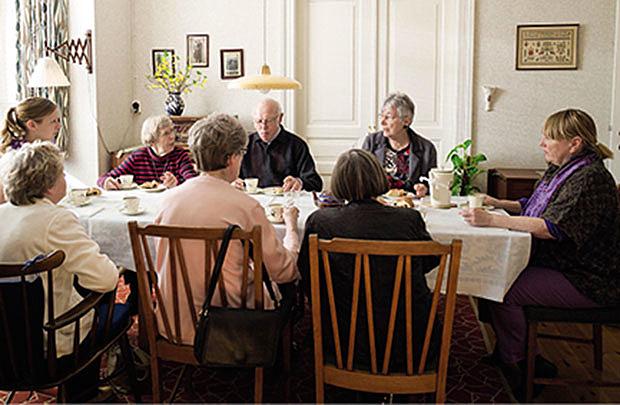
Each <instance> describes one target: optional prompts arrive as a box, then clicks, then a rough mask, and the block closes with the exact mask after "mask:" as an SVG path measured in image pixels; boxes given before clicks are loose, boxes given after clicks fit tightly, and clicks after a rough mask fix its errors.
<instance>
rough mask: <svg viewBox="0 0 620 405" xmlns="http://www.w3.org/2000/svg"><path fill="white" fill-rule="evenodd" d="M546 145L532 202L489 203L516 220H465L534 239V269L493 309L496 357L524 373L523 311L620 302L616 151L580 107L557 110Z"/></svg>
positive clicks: (478, 215)
mask: <svg viewBox="0 0 620 405" xmlns="http://www.w3.org/2000/svg"><path fill="white" fill-rule="evenodd" d="M540 147H541V148H542V150H543V152H544V154H545V160H546V161H547V162H548V163H549V167H548V169H547V171H546V172H545V174H544V176H543V178H542V179H541V180H540V181H539V182H538V184H537V185H536V189H535V190H534V192H533V194H532V195H531V196H530V198H523V199H521V200H519V201H508V200H498V199H495V198H492V197H488V196H487V197H486V198H485V203H486V204H489V205H492V206H495V207H499V208H503V209H505V210H506V211H508V212H510V213H511V214H514V215H512V216H503V215H497V214H492V213H488V212H486V211H485V210H482V209H466V210H463V211H462V212H461V215H462V216H463V218H464V219H465V221H467V222H468V223H469V224H471V225H474V226H492V227H498V228H507V229H513V230H518V231H525V232H530V233H531V234H532V251H531V255H530V261H529V264H528V267H527V268H526V269H525V270H523V272H522V273H521V274H520V275H519V277H518V278H517V280H516V281H515V282H514V284H513V285H512V287H511V288H510V290H509V291H508V293H507V294H506V296H505V297H504V302H503V303H496V302H494V303H490V304H489V305H490V312H491V322H492V325H493V329H494V330H495V334H496V336H497V345H496V347H495V352H494V357H495V360H497V361H499V362H500V365H501V366H502V371H504V372H505V373H506V370H513V371H515V372H518V371H520V370H523V368H524V365H525V364H524V363H525V347H526V333H527V328H526V320H525V314H524V311H523V306H526V305H541V306H549V307H556V308H592V307H598V306H613V305H618V304H620V255H618V251H620V211H619V209H618V194H617V191H616V185H615V182H614V179H613V177H612V175H611V173H609V171H608V170H607V169H606V168H605V166H604V165H603V160H604V159H607V158H611V157H612V156H613V153H612V152H611V151H610V150H609V148H607V147H606V146H605V145H602V144H600V143H598V141H597V135H596V124H595V123H594V121H593V120H592V118H591V117H590V116H589V115H588V114H587V113H585V112H583V111H581V110H575V109H567V110H563V111H558V112H556V113H554V114H552V115H551V116H549V117H548V118H547V120H546V121H545V124H544V128H543V136H542V139H541V141H540ZM509 373H510V372H509ZM556 374H557V368H556V367H555V366H554V365H553V364H552V363H550V362H548V361H547V360H545V359H543V358H542V357H541V356H537V358H536V375H537V377H551V376H555V375H556ZM513 375H519V374H513ZM509 380H511V379H510V378H509ZM519 382H520V380H519V379H517V382H516V383H517V384H518V383H519Z"/></svg>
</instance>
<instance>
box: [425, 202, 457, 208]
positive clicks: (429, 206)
mask: <svg viewBox="0 0 620 405" xmlns="http://www.w3.org/2000/svg"><path fill="white" fill-rule="evenodd" d="M420 205H421V206H423V207H427V208H439V209H448V208H455V207H456V206H457V205H456V203H453V202H451V203H448V204H441V205H433V204H431V202H430V201H429V200H422V201H420Z"/></svg>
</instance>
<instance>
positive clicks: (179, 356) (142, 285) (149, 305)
mask: <svg viewBox="0 0 620 405" xmlns="http://www.w3.org/2000/svg"><path fill="white" fill-rule="evenodd" d="M129 233H130V237H131V242H132V251H133V255H134V261H135V266H136V270H137V272H138V281H139V289H140V300H141V301H142V302H141V306H140V317H141V318H144V319H145V320H146V325H145V330H144V333H145V334H146V335H147V341H148V344H149V351H150V354H151V372H152V375H154V376H155V377H153V381H152V384H153V399H154V401H155V402H159V400H160V398H159V396H160V395H159V394H160V389H159V377H158V375H159V371H158V358H159V357H161V355H162V353H165V358H166V359H168V360H174V361H179V362H181V363H189V364H197V362H196V360H195V358H194V355H193V348H190V347H189V346H188V345H187V343H183V339H182V336H181V331H182V328H181V319H182V316H181V313H182V312H181V309H180V305H181V304H180V303H181V302H183V303H185V302H187V303H188V304H189V306H190V310H189V313H190V314H191V319H192V320H193V322H194V324H195V323H196V322H197V320H198V313H197V310H196V305H195V304H197V303H194V297H195V294H196V292H195V291H192V289H191V287H192V285H193V284H195V283H192V280H191V276H192V273H191V272H190V269H189V268H188V267H187V264H188V263H189V262H190V260H189V258H188V256H187V255H189V253H188V252H187V250H188V248H187V246H185V245H184V242H185V241H195V242H196V243H199V246H203V247H204V252H202V253H201V255H204V285H200V284H199V287H198V288H200V289H204V292H205V296H206V293H207V290H208V285H209V282H210V278H211V275H212V274H213V266H214V265H215V258H216V257H217V253H218V251H219V248H220V242H221V240H222V238H223V236H224V233H225V228H218V229H213V228H211V229H209V228H197V227H177V226H163V225H148V226H145V227H141V226H139V225H138V224H137V223H136V222H133V221H132V222H130V223H129ZM154 238H159V239H161V240H162V242H164V245H165V242H167V243H168V248H169V259H170V263H169V269H168V270H169V271H170V273H171V274H170V275H169V276H170V283H171V284H172V285H171V286H170V288H171V291H166V292H167V293H170V292H172V295H173V296H172V297H169V299H168V301H166V300H164V295H163V291H161V289H160V287H159V284H158V282H157V278H156V269H155V268H154V266H153V259H152V254H151V252H150V249H149V242H150V241H152V239H154ZM237 243H241V247H242V252H243V258H242V266H243V268H242V272H241V273H242V278H243V280H242V293H241V295H242V305H244V306H247V301H248V291H247V289H248V286H249V285H250V281H249V277H250V276H253V282H254V284H255V285H254V287H255V290H254V292H255V301H254V302H255V305H256V308H263V301H264V297H263V286H262V273H261V271H260V269H262V245H261V227H260V226H255V227H254V228H252V230H250V231H244V230H241V229H236V230H235V231H234V232H233V234H232V238H231V244H230V246H229V249H231V248H232V247H233V246H235V244H237ZM251 244H252V245H253V248H252V249H250V245H251ZM237 246H238V245H237ZM250 252H252V259H251V260H250V257H249V256H250ZM145 263H147V265H145ZM250 265H252V266H253V271H250ZM147 267H148V269H147ZM144 273H148V274H149V275H152V277H151V279H150V281H151V283H152V287H147V282H148V277H147V274H144ZM181 282H182V283H183V287H184V288H180V287H179V286H178V285H177V284H178V283H181ZM150 288H152V289H153V290H154V291H155V297H154V299H152V296H151V292H150ZM217 288H218V290H217V291H218V293H219V295H220V301H221V305H222V306H229V301H230V300H228V298H227V291H226V290H227V286H226V283H225V281H224V273H222V276H221V277H220V279H219V280H218V283H217ZM183 291H185V292H183ZM175 295H178V296H180V297H175ZM200 306H202V303H201V305H200ZM171 307H172V308H171ZM155 309H157V311H158V312H159V317H160V318H161V319H162V323H163V327H164V330H162V331H160V330H159V329H158V328H159V326H160V324H158V322H157V319H156V317H155ZM168 314H172V315H173V316H172V318H170V317H169V316H168ZM141 332H142V331H141ZM163 335H165V338H164V339H159V337H160V336H162V337H164V336H163ZM256 373H257V375H258V374H260V373H262V369H257V371H256ZM156 387H157V388H156Z"/></svg>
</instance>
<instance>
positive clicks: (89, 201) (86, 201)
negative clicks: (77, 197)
mask: <svg viewBox="0 0 620 405" xmlns="http://www.w3.org/2000/svg"><path fill="white" fill-rule="evenodd" d="M91 202H92V201H91V199H90V198H87V199H86V200H84V202H83V203H81V204H76V203H74V202H73V201H70V202H69V204H71V205H73V206H74V207H83V206H85V205H88V204H90V203H91Z"/></svg>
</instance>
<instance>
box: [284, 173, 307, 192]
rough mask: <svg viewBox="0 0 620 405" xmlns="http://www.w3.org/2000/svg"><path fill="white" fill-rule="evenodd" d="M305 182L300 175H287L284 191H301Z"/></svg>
mask: <svg viewBox="0 0 620 405" xmlns="http://www.w3.org/2000/svg"><path fill="white" fill-rule="evenodd" d="M302 187H303V182H302V181H301V179H300V178H298V177H293V176H286V177H285V178H284V182H283V184H282V191H284V192H287V191H301V188H302Z"/></svg>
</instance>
